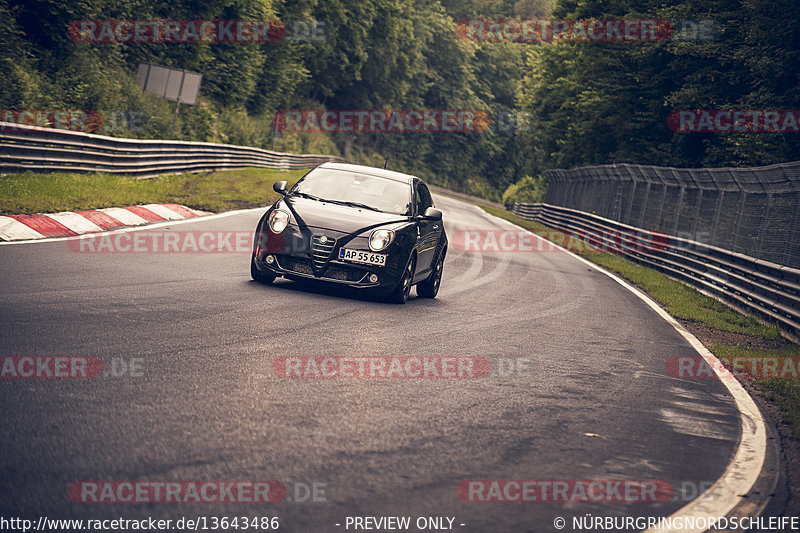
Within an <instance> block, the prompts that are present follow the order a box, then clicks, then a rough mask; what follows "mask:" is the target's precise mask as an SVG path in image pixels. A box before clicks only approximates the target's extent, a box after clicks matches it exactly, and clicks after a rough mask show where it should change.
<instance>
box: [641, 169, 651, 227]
mask: <svg viewBox="0 0 800 533" xmlns="http://www.w3.org/2000/svg"><path fill="white" fill-rule="evenodd" d="M650 184H651V182H650V181H649V180H648V181H647V185H645V186H644V198H643V199H642V208H641V209H640V210H639V222H638V225H639V227H640V228H641V227H642V226H644V215H645V213H646V212H647V201H648V200H649V199H650Z"/></svg>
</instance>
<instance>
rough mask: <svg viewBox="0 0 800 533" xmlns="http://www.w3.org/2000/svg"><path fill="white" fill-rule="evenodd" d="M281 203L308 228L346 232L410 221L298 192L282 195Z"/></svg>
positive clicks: (298, 221)
mask: <svg viewBox="0 0 800 533" xmlns="http://www.w3.org/2000/svg"><path fill="white" fill-rule="evenodd" d="M280 204H288V210H289V211H290V212H291V213H292V216H293V217H294V218H295V219H299V220H297V223H298V224H305V225H306V226H308V227H309V228H321V229H329V230H335V231H342V232H345V233H360V230H362V229H363V228H368V227H375V226H377V225H382V224H389V225H390V226H394V225H399V224H403V223H407V222H408V221H409V218H408V217H404V216H403V215H396V214H392V213H380V212H378V211H372V210H370V209H363V208H358V207H349V206H346V205H338V204H334V203H330V202H320V201H318V200H311V199H308V198H301V197H298V196H290V197H286V198H284V199H282V200H281V201H280V202H279V206H280Z"/></svg>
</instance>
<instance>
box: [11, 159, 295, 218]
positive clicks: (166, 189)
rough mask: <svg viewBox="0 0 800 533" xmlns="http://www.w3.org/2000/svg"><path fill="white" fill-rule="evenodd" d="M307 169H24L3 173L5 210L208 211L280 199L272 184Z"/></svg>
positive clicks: (25, 212)
mask: <svg viewBox="0 0 800 533" xmlns="http://www.w3.org/2000/svg"><path fill="white" fill-rule="evenodd" d="M306 172H307V171H306V170H291V171H281V170H272V169H262V168H246V169H242V170H224V171H216V172H204V173H199V174H190V173H184V174H172V175H169V176H160V177H157V178H152V179H136V178H132V177H129V176H120V175H116V174H107V173H102V172H98V173H91V174H82V173H81V174H78V173H65V172H54V173H48V174H43V173H36V172H23V173H19V174H7V175H4V176H0V214H4V215H6V214H11V215H19V214H28V213H52V212H56V211H76V210H81V209H96V208H100V207H115V206H124V205H136V204H148V203H168V202H175V203H178V204H183V205H188V206H189V207H193V208H195V209H202V210H203V211H213V212H220V211H229V210H231V209H242V208H247V207H258V206H262V205H268V204H271V203H272V202H274V201H275V200H276V199H277V194H276V193H275V192H274V191H273V190H272V184H273V183H274V182H276V181H279V180H286V181H288V182H290V183H294V182H295V181H297V180H298V179H300V177H301V176H302V175H303V174H305V173H306Z"/></svg>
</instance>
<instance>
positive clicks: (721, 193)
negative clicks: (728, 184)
mask: <svg viewBox="0 0 800 533" xmlns="http://www.w3.org/2000/svg"><path fill="white" fill-rule="evenodd" d="M723 198H725V191H724V190H720V191H719V195H718V196H717V205H716V206H715V207H714V220H713V221H712V222H711V239H709V243H710V244H714V245H715V244H717V227H718V226H719V215H720V213H721V211H722V199H723Z"/></svg>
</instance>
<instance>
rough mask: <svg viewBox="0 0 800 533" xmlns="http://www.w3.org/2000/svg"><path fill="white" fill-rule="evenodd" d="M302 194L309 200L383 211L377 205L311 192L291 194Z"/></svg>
mask: <svg viewBox="0 0 800 533" xmlns="http://www.w3.org/2000/svg"><path fill="white" fill-rule="evenodd" d="M294 195H296V196H302V197H303V198H308V199H310V200H317V201H319V202H329V203H331V204H337V205H346V206H348V207H362V208H364V209H369V210H370V211H377V212H378V213H383V211H382V210H381V209H378V208H377V207H372V206H371V205H367V204H362V203H360V202H347V201H345V200H329V199H327V198H320V197H319V196H314V195H313V194H308V193H307V192H296V193H294V194H293V196H294Z"/></svg>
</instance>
